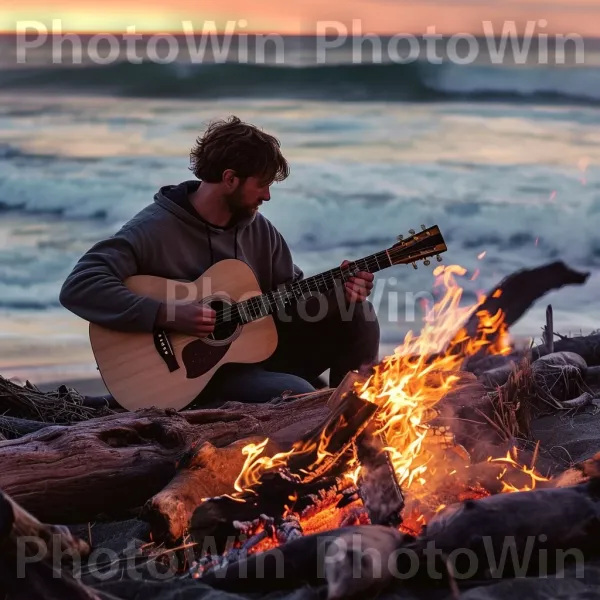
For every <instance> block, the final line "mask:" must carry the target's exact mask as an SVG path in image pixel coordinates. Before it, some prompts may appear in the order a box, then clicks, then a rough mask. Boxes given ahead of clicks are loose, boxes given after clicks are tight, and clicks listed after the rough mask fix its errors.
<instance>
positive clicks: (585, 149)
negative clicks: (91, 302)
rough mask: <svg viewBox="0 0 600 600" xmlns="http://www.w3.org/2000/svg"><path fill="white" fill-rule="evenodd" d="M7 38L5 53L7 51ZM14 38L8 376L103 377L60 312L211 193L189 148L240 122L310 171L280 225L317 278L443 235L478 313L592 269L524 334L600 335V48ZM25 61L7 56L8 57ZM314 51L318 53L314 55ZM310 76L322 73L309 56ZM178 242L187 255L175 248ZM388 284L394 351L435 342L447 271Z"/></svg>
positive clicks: (294, 178) (4, 265) (286, 189)
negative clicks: (66, 56)
mask: <svg viewBox="0 0 600 600" xmlns="http://www.w3.org/2000/svg"><path fill="white" fill-rule="evenodd" d="M2 43H4V46H3V45H2ZM10 43H11V42H10V40H6V39H5V40H4V41H2V40H0V50H3V52H0V56H2V57H3V60H0V67H1V68H0V80H1V81H2V87H1V91H0V158H1V160H0V374H2V375H4V376H8V377H16V378H20V379H25V378H29V379H31V380H32V381H50V380H53V381H55V380H59V379H61V378H74V377H84V376H88V375H93V374H95V372H96V371H95V365H94V361H93V356H92V353H91V350H90V348H89V342H88V338H87V325H86V324H85V323H84V322H82V321H80V320H79V319H78V318H77V317H74V316H73V315H71V314H70V313H68V312H67V311H66V310H65V309H63V308H62V307H61V306H60V304H59V302H58V292H59V290H60V286H61V284H62V282H63V281H64V279H65V277H66V276H67V275H68V273H69V272H70V270H71V269H72V267H73V265H74V264H75V262H76V261H77V259H78V258H79V257H80V256H81V255H82V254H83V253H84V252H85V251H86V250H87V249H88V248H89V247H91V246H92V245H93V244H94V243H95V242H96V241H97V240H100V239H101V238H103V237H106V236H109V235H111V234H112V233H114V232H115V231H116V230H117V229H118V228H119V227H120V226H121V225H122V224H123V223H124V222H125V221H126V220H127V219H129V218H130V217H131V216H133V215H134V214H135V213H136V212H137V211H139V210H140V209H141V208H142V207H144V206H145V205H146V204H148V203H150V202H151V201H152V197H153V195H154V193H155V192H156V190H157V189H158V188H159V187H160V186H162V185H165V184H169V183H177V182H180V181H182V180H184V179H190V178H192V177H193V176H192V174H191V173H190V171H189V170H188V165H189V161H188V158H189V156H188V155H189V149H190V148H191V146H192V144H193V142H194V140H195V138H196V136H198V135H200V134H201V133H202V131H203V128H204V127H205V126H206V124H208V122H209V121H211V120H213V119H216V118H223V117H227V116H228V115H232V114H235V115H237V116H239V117H240V118H242V119H244V120H246V121H249V122H251V123H254V124H256V125H258V126H260V127H262V128H263V129H265V130H266V131H269V132H271V133H273V134H274V135H276V136H277V137H278V138H279V139H280V141H281V144H282V148H283V151H284V153H285V155H286V156H287V158H288V159H289V161H290V163H291V175H290V177H289V179H288V180H286V181H285V182H283V183H279V184H275V185H274V186H273V187H272V200H271V201H270V202H268V203H266V204H264V205H263V207H262V209H261V210H262V212H263V213H264V214H265V216H267V217H268V218H269V219H270V220H271V221H272V222H273V223H274V224H275V226H276V227H277V228H278V229H279V230H280V231H281V233H282V234H283V235H284V237H285V238H286V239H287V241H288V243H289V245H290V247H291V249H292V252H293V255H294V258H295V261H296V262H297V264H298V265H300V266H301V267H302V269H303V270H304V271H305V273H306V274H307V275H310V274H314V273H318V272H321V271H324V270H327V269H330V268H332V267H335V266H337V265H339V264H340V263H341V262H342V261H343V260H344V259H349V260H352V259H356V258H360V257H363V256H366V255H368V254H371V253H373V252H377V251H379V250H382V249H384V248H387V247H389V246H391V245H392V244H393V243H395V241H396V236H397V235H399V234H403V235H405V236H406V235H407V232H408V230H409V229H411V228H412V229H420V227H421V224H425V225H426V226H431V225H438V226H439V227H440V228H441V230H442V233H443V235H444V237H445V239H446V242H447V245H448V252H446V253H445V254H444V255H443V262H444V264H457V265H460V266H462V267H464V268H465V269H466V274H465V276H464V277H461V278H459V280H458V282H459V284H460V285H461V286H462V287H463V288H464V294H463V302H464V303H466V304H470V303H474V302H475V300H476V298H477V293H478V292H485V291H487V290H489V289H491V288H493V287H494V286H495V285H496V284H497V283H498V282H499V281H500V280H501V279H502V278H504V277H506V276H507V275H509V274H510V273H512V272H514V271H516V270H519V269H523V268H533V267H536V266H540V265H542V264H545V263H547V262H550V261H553V260H557V259H561V260H564V261H565V262H566V263H567V264H568V265H569V266H570V267H572V268H575V269H578V270H582V271H586V272H589V273H590V274H591V275H590V278H589V280H588V282H587V283H586V284H585V285H584V286H582V287H569V288H564V289H562V290H558V291H556V292H552V293H551V294H549V295H548V296H546V297H545V298H544V299H543V300H541V301H540V302H538V303H537V304H536V305H535V306H534V308H533V309H532V310H531V311H529V312H528V313H527V314H526V315H525V316H524V317H523V318H522V319H521V320H520V321H519V323H518V324H517V325H516V326H515V327H514V329H513V333H514V335H515V336H520V337H525V338H526V337H534V338H536V339H539V337H540V335H541V329H542V326H543V324H544V312H545V308H546V305H547V304H548V303H551V304H552V305H553V308H554V323H555V329H556V330H557V331H558V332H560V333H563V334H569V333H570V334H577V333H580V332H581V333H589V332H590V331H592V330H594V329H597V328H599V327H600V305H599V304H598V300H597V299H598V298H599V297H600V235H599V234H598V230H599V228H600V227H599V226H600V168H599V165H600V51H599V50H598V44H595V45H592V46H593V47H592V50H590V51H589V52H588V53H587V56H586V61H585V64H582V65H577V66H568V67H565V66H559V65H555V66H546V65H538V66H536V65H531V64H527V65H522V66H518V67H516V66H507V65H493V64H489V61H488V62H485V61H484V64H481V63H480V62H479V63H476V64H469V65H456V64H447V63H446V64H442V65H432V64H429V63H427V62H426V61H423V60H420V61H415V62H413V63H411V64H390V63H389V62H388V63H382V64H352V63H351V62H349V61H348V60H344V56H343V55H340V56H338V57H337V59H336V60H335V61H334V60H331V61H329V63H328V64H326V65H314V64H306V62H305V63H302V61H296V62H295V63H294V61H290V62H291V63H293V64H285V65H279V64H266V65H256V64H239V63H237V64H235V63H225V64H219V63H214V62H213V63H212V64H193V65H192V64H188V63H186V62H185V61H183V62H182V61H176V62H173V63H172V64H142V65H133V64H128V63H126V62H122V61H118V62H115V63H112V64H109V65H104V66H98V65H89V64H88V65H85V64H84V65H76V66H69V65H64V64H63V65H55V64H48V63H49V60H48V56H49V55H48V50H47V49H46V51H45V52H46V53H45V54H44V51H43V50H39V51H38V54H37V55H36V61H35V64H33V65H31V64H28V65H17V64H14V61H12V62H11V56H12V55H11V54H10V52H9V51H8V50H10ZM7 49H8V50H7ZM296 56H299V55H298V54H297V55H296ZM309 62H310V61H309ZM173 243H177V242H176V240H174V241H173ZM436 265H437V263H436V262H435V261H434V262H433V263H432V265H431V266H429V267H427V266H423V265H421V266H420V267H419V269H417V270H414V269H413V268H412V267H411V266H396V267H392V268H390V269H388V270H386V271H383V272H381V273H379V274H378V275H377V276H376V286H375V289H374V292H373V294H372V296H371V300H372V301H373V303H374V304H375V306H376V309H377V311H378V315H379V318H380V322H381V327H382V353H384V354H385V353H390V352H393V349H394V348H395V347H396V346H397V345H398V344H399V343H401V341H402V339H403V338H404V336H405V335H406V333H407V332H408V331H410V330H412V331H415V332H418V330H419V329H420V327H421V324H422V321H421V318H422V311H421V304H420V301H421V300H422V299H423V298H428V297H431V294H432V293H433V283H434V276H433V268H434V267H435V266H436Z"/></svg>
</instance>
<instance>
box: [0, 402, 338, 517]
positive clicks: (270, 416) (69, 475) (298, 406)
mask: <svg viewBox="0 0 600 600" xmlns="http://www.w3.org/2000/svg"><path fill="white" fill-rule="evenodd" d="M325 402H326V398H324V397H323V395H322V394H321V395H319V394H311V395H308V396H306V397H304V398H299V399H297V400H295V401H290V402H283V403H279V404H276V405H273V404H265V405H244V404H240V403H228V404H227V405H225V406H224V407H222V408H221V409H215V410H198V411H188V412H185V411H184V412H180V413H177V412H175V411H172V410H158V409H144V410H140V411H136V412H128V413H122V414H113V415H110V416H107V417H102V418H97V419H91V420H89V421H84V422H81V423H76V424H74V425H71V426H51V427H47V428H45V429H42V430H41V431H38V432H35V433H32V434H30V435H27V436H25V437H22V438H19V439H15V440H6V441H0V464H2V469H0V488H2V489H4V490H5V491H6V493H8V494H10V495H11V496H12V497H13V498H14V499H15V501H17V502H18V503H19V504H20V505H21V506H23V507H24V508H25V509H26V510H28V511H29V512H31V513H32V514H34V515H35V516H36V517H37V518H38V519H40V520H42V521H46V522H58V523H82V522H86V521H90V520H94V519H95V518H96V517H97V516H98V515H99V514H104V515H108V516H117V515H119V514H122V513H123V512H124V511H127V510H129V509H133V508H138V507H141V506H142V505H143V504H144V503H145V502H146V501H147V500H148V499H149V498H150V497H151V496H153V495H154V494H157V493H158V492H160V491H161V490H162V489H163V488H164V487H165V486H166V485H167V484H168V483H169V482H170V481H171V480H172V479H173V477H175V475H176V464H177V461H178V460H180V459H181V458H182V456H183V455H184V454H185V453H186V452H188V451H189V449H190V448H192V447H193V446H197V445H200V444H202V443H203V442H210V443H211V444H213V445H214V446H218V447H220V446H226V445H228V444H231V443H232V442H235V441H236V440H239V439H242V438H246V437H248V436H253V435H259V436H263V437H268V436H270V435H271V434H273V433H275V432H276V431H278V430H279V429H281V428H286V427H291V426H292V425H294V424H295V425H298V423H299V421H302V423H301V424H302V425H303V426H304V427H305V428H306V427H307V426H310V425H314V424H315V423H318V422H320V421H322V420H323V418H324V416H325V415H326V414H327V413H328V409H327V407H326V405H325Z"/></svg>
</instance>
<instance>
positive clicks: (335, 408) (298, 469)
mask: <svg viewBox="0 0 600 600" xmlns="http://www.w3.org/2000/svg"><path fill="white" fill-rule="evenodd" d="M355 380H356V378H355V376H354V375H353V374H352V373H350V374H349V375H348V376H347V377H346V378H345V379H344V381H342V383H341V384H340V385H339V386H338V387H337V388H336V389H335V391H332V390H328V391H325V392H324V393H323V395H322V396H321V395H319V397H322V398H323V402H324V401H325V400H327V407H328V408H327V409H326V410H325V411H324V412H325V414H324V416H323V418H322V419H320V420H319V421H318V422H316V423H315V421H316V419H314V420H312V421H311V420H310V419H307V418H306V416H307V415H306V413H305V412H304V411H302V412H300V407H298V409H299V412H298V419H297V422H296V423H294V424H293V425H291V426H289V427H285V423H282V429H280V430H279V431H277V432H274V434H273V435H272V436H271V438H270V440H269V443H268V444H267V446H266V447H265V449H264V450H263V452H262V454H261V457H270V456H273V455H275V454H276V453H277V452H281V451H288V450H290V449H291V448H292V446H295V447H296V448H298V447H302V448H306V450H307V451H305V452H302V453H300V454H298V456H292V457H291V458H290V461H289V465H288V466H289V470H290V471H291V472H293V473H295V474H297V475H299V474H300V473H303V474H304V478H305V479H306V480H307V481H309V480H312V479H315V478H316V477H318V476H321V475H322V474H323V473H325V471H326V470H327V469H328V468H329V467H330V466H332V464H333V462H335V460H337V459H339V457H340V456H341V455H342V454H343V453H344V451H345V450H346V449H347V447H348V444H349V443H351V442H352V440H353V439H354V438H355V437H356V436H357V435H358V434H359V433H360V431H362V429H363V428H364V427H365V425H366V423H367V422H368V421H369V419H370V418H371V417H372V416H373V414H374V413H375V411H376V408H377V407H376V406H375V405H374V404H371V403H369V402H366V401H364V400H361V399H360V398H357V397H356V396H355V395H354V394H353V393H352V383H353V382H354V381H355ZM323 434H325V435H326V436H327V438H330V439H328V443H327V444H326V447H323V448H321V451H323V450H324V451H325V452H326V453H327V456H326V458H325V459H324V460H322V461H320V462H319V461H317V454H318V450H319V447H320V440H321V437H322V435H323ZM263 439H264V436H263V438H259V437H254V438H244V439H243V440H240V442H236V443H234V444H231V445H230V446H227V447H223V448H216V447H215V446H214V445H213V444H211V443H209V442H205V443H203V444H198V445H195V446H194V447H192V448H191V449H190V451H189V452H188V453H187V454H186V455H185V456H184V457H183V458H182V460H181V461H180V462H179V464H178V465H177V474H176V475H175V477H174V478H173V479H172V481H171V482H170V483H169V484H168V485H167V487H166V488H165V489H163V490H161V491H160V492H159V493H158V494H156V495H155V496H154V497H152V498H151V499H150V500H149V501H148V502H147V503H146V505H145V506H144V510H143V512H142V517H143V518H144V519H145V520H146V521H148V522H149V523H150V524H151V528H152V539H153V540H156V541H164V542H166V543H167V544H172V543H175V542H176V541H178V540H179V539H180V538H181V537H182V535H183V533H184V531H185V530H186V529H187V528H188V526H189V524H190V520H191V518H192V514H193V513H194V511H195V510H196V509H197V508H198V507H199V506H200V505H201V504H202V502H203V500H205V499H208V498H214V497H216V496H221V495H223V494H228V493H231V492H232V491H233V484H234V482H235V480H236V478H237V476H238V475H239V474H240V471H241V469H242V466H243V465H244V461H245V458H246V457H245V456H244V455H243V454H242V448H243V447H244V446H245V445H247V444H249V443H255V444H257V443H259V442H261V441H263ZM318 462H319V464H318V465H317V463H318ZM293 491H294V490H293V488H291V491H290V493H292V492H293ZM237 505H238V503H234V507H235V506H237ZM238 517H239V515H234V516H232V518H238Z"/></svg>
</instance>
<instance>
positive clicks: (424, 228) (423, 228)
mask: <svg viewBox="0 0 600 600" xmlns="http://www.w3.org/2000/svg"><path fill="white" fill-rule="evenodd" d="M421 229H422V230H423V231H425V230H426V229H427V227H425V225H423V223H421Z"/></svg>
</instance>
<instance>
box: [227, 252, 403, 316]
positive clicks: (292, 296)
mask: <svg viewBox="0 0 600 600" xmlns="http://www.w3.org/2000/svg"><path fill="white" fill-rule="evenodd" d="M390 266H392V261H391V260H390V256H389V253H388V251H387V250H384V251H382V252H377V253H376V254H371V255H370V256H367V257H365V258H361V259H359V260H356V261H354V262H351V263H349V264H347V265H345V266H344V267H343V268H342V267H336V268H335V269H331V270H329V271H325V272H323V273H319V274H318V275H313V276H311V277H307V278H306V279H302V280H301V281H296V282H294V283H288V284H286V285H282V286H280V287H279V288H278V289H277V290H273V291H271V292H268V293H266V294H261V295H259V296H253V297H252V298H248V299H247V300H242V301H240V302H236V303H234V304H232V305H231V306H227V307H225V308H223V309H222V310H220V311H218V313H217V320H216V322H217V324H220V323H237V324H240V325H244V324H245V323H250V322H251V321H255V320H257V319H261V318H262V317H266V316H267V315H270V314H272V313H274V312H276V311H277V310H279V309H284V308H285V307H286V306H289V305H290V304H292V303H293V302H296V301H298V300H304V299H307V298H310V297H311V296H315V295H317V294H323V293H326V292H329V291H331V290H333V289H335V288H336V287H338V286H342V285H343V284H344V283H345V282H346V281H348V279H350V277H352V276H353V275H355V274H356V273H358V272H359V271H366V272H367V273H376V272H377V271H380V270H382V269H386V268H388V267H390Z"/></svg>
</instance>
